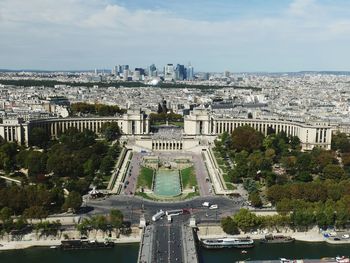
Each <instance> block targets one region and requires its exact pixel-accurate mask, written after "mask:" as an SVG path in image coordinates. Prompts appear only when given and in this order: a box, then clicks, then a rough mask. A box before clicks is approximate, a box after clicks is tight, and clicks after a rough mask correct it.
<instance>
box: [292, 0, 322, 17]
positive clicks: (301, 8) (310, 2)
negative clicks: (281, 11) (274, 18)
mask: <svg viewBox="0 0 350 263" xmlns="http://www.w3.org/2000/svg"><path fill="white" fill-rule="evenodd" d="M315 7H316V1H315V0H294V1H292V3H291V4H290V5H289V9H288V12H289V13H290V14H292V15H295V16H304V15H306V14H309V12H310V10H311V9H312V8H315Z"/></svg>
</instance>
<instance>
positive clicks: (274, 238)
mask: <svg viewBox="0 0 350 263" xmlns="http://www.w3.org/2000/svg"><path fill="white" fill-rule="evenodd" d="M294 241H295V239H294V238H292V237H290V236H284V235H266V236H265V237H264V238H262V239H260V242H261V243H266V244H277V243H291V242H294Z"/></svg>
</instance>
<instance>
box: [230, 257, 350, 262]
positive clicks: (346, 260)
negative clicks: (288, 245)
mask: <svg viewBox="0 0 350 263" xmlns="http://www.w3.org/2000/svg"><path fill="white" fill-rule="evenodd" d="M236 263H350V259H349V257H345V256H341V257H339V256H338V257H335V258H334V257H333V258H332V257H327V258H320V259H287V258H280V259H278V260H277V259H276V260H249V259H246V260H244V261H236Z"/></svg>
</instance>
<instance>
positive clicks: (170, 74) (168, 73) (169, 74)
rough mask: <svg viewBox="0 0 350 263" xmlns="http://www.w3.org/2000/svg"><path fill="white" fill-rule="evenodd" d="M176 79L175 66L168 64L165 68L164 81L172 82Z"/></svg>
mask: <svg viewBox="0 0 350 263" xmlns="http://www.w3.org/2000/svg"><path fill="white" fill-rule="evenodd" d="M174 79H175V71H174V65H173V64H167V65H166V66H165V67H164V80H166V81H172V80H174Z"/></svg>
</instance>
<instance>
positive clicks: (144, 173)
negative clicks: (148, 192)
mask: <svg viewBox="0 0 350 263" xmlns="http://www.w3.org/2000/svg"><path fill="white" fill-rule="evenodd" d="M152 180H153V170H152V169H150V168H147V167H142V168H141V171H140V175H139V177H138V178H137V187H138V188H139V187H144V188H148V189H151V188H152Z"/></svg>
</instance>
